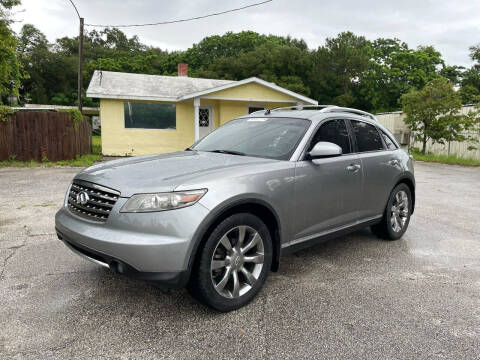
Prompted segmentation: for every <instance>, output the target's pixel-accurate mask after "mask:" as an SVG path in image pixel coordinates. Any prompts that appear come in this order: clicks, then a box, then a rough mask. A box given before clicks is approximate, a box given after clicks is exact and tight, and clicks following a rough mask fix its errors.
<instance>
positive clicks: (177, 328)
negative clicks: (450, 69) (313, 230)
mask: <svg viewBox="0 0 480 360" xmlns="http://www.w3.org/2000/svg"><path fill="white" fill-rule="evenodd" d="M78 171H79V169H75V168H1V169H0V199H1V201H0V358H2V359H4V358H5V359H7V358H8V359H11V358H13V359H15V358H22V359H23V358H27V359H43V358H55V359H77V358H78V359H80V358H82V359H84V358H118V359H148V358H152V359H153V358H156V359H158V358H172V359H173V358H175V359H191V358H195V359H199V358H218V359H234V358H239V359H240V358H242V359H245V358H247V359H252V358H266V359H278V358H282V359H289V358H296V359H298V358H305V359H314V358H328V359H362V358H365V359H393V358H395V359H444V358H446V359H479V358H480V234H479V231H478V222H479V221H480V217H479V215H480V191H479V190H480V170H479V169H478V168H465V167H458V166H446V165H438V164H426V163H417V164H416V176H417V182H418V184H417V208H416V211H415V214H414V216H413V217H412V221H411V223H410V228H409V230H408V231H407V233H406V234H405V235H404V237H403V239H402V240H399V241H396V242H384V241H380V240H378V239H377V238H375V237H374V236H373V235H372V234H371V232H370V231H368V230H363V231H360V232H356V233H354V234H352V235H349V236H345V237H342V238H339V239H336V240H332V241H329V242H327V243H324V244H321V245H318V246H316V247H314V248H311V249H308V250H305V251H301V252H298V253H296V254H294V255H292V256H288V257H285V258H283V259H282V263H281V266H280V271H279V272H278V273H274V274H271V276H270V277H269V279H268V280H267V283H266V286H265V288H264V290H263V291H262V292H261V294H260V295H259V296H258V297H257V298H256V299H255V300H254V301H253V302H252V303H251V304H250V305H248V306H246V307H244V308H242V309H240V310H237V311H234V312H231V313H228V314H219V313H216V312H213V311H211V310H209V309H207V308H205V307H203V306H202V305H199V304H197V303H196V302H195V301H194V300H192V299H191V298H190V297H189V295H188V293H187V292H186V291H185V290H175V291H171V292H170V293H168V294H164V293H162V292H160V291H159V290H158V289H156V288H155V287H152V286H151V285H149V284H146V283H143V282H140V281H134V280H129V279H127V278H124V277H122V276H118V275H114V274H112V273H110V272H109V271H108V270H106V269H104V268H101V267H99V266H97V265H95V264H92V263H89V262H87V261H85V260H83V259H81V258H79V257H78V256H76V255H74V254H73V253H71V252H70V251H69V250H68V249H66V248H65V246H64V245H63V244H62V243H61V242H60V241H58V240H57V238H56V236H55V231H54V215H55V212H56V210H57V209H58V207H59V206H60V205H61V203H62V200H63V197H64V192H65V190H66V188H67V185H68V183H69V182H70V181H71V179H72V177H73V176H74V174H75V173H76V172H78Z"/></svg>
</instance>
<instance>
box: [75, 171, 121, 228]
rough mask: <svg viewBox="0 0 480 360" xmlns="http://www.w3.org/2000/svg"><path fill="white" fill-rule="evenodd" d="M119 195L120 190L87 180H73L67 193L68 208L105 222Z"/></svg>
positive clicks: (83, 215)
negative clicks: (80, 197) (80, 196)
mask: <svg viewBox="0 0 480 360" xmlns="http://www.w3.org/2000/svg"><path fill="white" fill-rule="evenodd" d="M80 193H83V195H82V196H83V198H84V203H83V204H81V203H80V202H79V201H78V197H79V194H80ZM85 194H86V195H88V196H85ZM119 196H120V192H118V191H116V190H113V189H109V188H107V187H104V186H100V185H97V184H93V183H90V182H87V181H81V180H74V181H73V183H72V186H71V188H70V193H69V194H68V209H69V210H70V211H71V212H73V213H74V214H76V215H78V216H81V217H83V218H86V219H89V220H94V221H99V222H105V221H106V220H107V218H108V215H110V211H112V208H113V206H114V205H115V203H116V202H117V200H118V197H119Z"/></svg>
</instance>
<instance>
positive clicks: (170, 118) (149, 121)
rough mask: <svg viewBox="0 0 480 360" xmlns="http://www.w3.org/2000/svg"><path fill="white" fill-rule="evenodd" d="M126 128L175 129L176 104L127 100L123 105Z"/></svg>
mask: <svg viewBox="0 0 480 360" xmlns="http://www.w3.org/2000/svg"><path fill="white" fill-rule="evenodd" d="M123 113H124V117H125V127H126V128H141V129H175V127H176V112H175V105H174V104H152V103H141V102H125V103H124V105H123Z"/></svg>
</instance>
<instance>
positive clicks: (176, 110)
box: [87, 64, 317, 155]
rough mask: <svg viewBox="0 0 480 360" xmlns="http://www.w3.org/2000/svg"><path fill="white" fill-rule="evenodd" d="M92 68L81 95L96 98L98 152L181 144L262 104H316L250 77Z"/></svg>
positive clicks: (150, 149)
mask: <svg viewBox="0 0 480 360" xmlns="http://www.w3.org/2000/svg"><path fill="white" fill-rule="evenodd" d="M178 70H179V72H178V74H179V76H158V75H144V74H131V73H120V72H110V71H99V70H97V71H95V72H94V74H93V77H92V80H91V81H90V85H89V86H88V90H87V96H89V97H93V98H99V99H100V119H101V123H102V152H103V153H104V154H105V155H142V154H153V153H165V152H172V151H178V150H183V149H185V148H187V147H188V146H190V145H192V144H193V143H194V142H195V141H197V140H199V139H201V138H202V137H204V136H205V135H207V134H208V133H210V132H211V131H213V130H214V129H215V128H217V127H219V126H220V125H223V124H225V123H226V122H227V121H230V120H232V119H234V118H236V117H238V116H242V115H245V114H248V113H251V112H253V111H258V110H262V109H267V108H273V107H279V106H291V105H316V104H317V102H316V101H315V100H312V99H310V98H308V97H305V96H303V95H300V94H297V93H294V92H292V91H289V90H287V89H284V88H282V87H280V86H278V85H275V84H273V83H270V82H267V81H264V80H261V79H258V78H256V77H252V78H248V79H245V80H241V81H231V80H214V79H200V78H191V77H188V76H187V65H186V64H179V66H178Z"/></svg>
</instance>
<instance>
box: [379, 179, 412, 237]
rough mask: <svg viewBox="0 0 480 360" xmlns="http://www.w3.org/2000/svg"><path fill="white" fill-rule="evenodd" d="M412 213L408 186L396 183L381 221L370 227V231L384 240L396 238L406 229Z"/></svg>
mask: <svg viewBox="0 0 480 360" xmlns="http://www.w3.org/2000/svg"><path fill="white" fill-rule="evenodd" d="M411 214H412V194H411V192H410V188H409V187H408V186H407V185H406V184H404V183H401V184H398V185H397V186H395V188H394V189H393V190H392V192H391V194H390V197H389V199H388V203H387V207H386V209H385V212H384V214H383V218H382V221H381V222H380V223H378V224H376V225H373V226H372V227H371V229H372V232H373V233H374V234H375V235H377V236H378V237H380V238H382V239H385V240H398V239H400V238H401V237H402V235H403V234H404V233H405V231H407V228H408V224H409V223H410V215H411Z"/></svg>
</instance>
